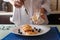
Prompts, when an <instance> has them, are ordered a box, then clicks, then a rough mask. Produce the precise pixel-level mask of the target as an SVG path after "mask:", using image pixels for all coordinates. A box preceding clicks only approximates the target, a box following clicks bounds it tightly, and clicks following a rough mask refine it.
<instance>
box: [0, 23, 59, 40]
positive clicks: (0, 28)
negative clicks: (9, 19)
mask: <svg viewBox="0 0 60 40" xmlns="http://www.w3.org/2000/svg"><path fill="white" fill-rule="evenodd" d="M45 26H48V27H50V26H52V27H58V29H59V30H60V25H45ZM3 27H5V28H3ZM14 27H15V25H12V24H0V40H1V39H2V38H4V37H5V36H7V35H8V34H9V33H10V32H11V31H10V29H11V28H14ZM7 28H9V29H8V30H7Z"/></svg>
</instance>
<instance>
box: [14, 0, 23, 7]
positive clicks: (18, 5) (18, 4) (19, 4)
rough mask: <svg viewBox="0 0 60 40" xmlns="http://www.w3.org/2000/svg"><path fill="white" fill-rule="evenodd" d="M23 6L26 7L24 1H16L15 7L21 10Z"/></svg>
mask: <svg viewBox="0 0 60 40" xmlns="http://www.w3.org/2000/svg"><path fill="white" fill-rule="evenodd" d="M22 5H24V0H19V1H14V6H15V7H16V8H20V7H22Z"/></svg>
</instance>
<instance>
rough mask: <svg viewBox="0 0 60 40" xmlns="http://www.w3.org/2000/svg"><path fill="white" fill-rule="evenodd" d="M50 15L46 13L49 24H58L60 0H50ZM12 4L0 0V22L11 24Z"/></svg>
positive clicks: (59, 22) (6, 0)
mask: <svg viewBox="0 0 60 40" xmlns="http://www.w3.org/2000/svg"><path fill="white" fill-rule="evenodd" d="M50 1H51V3H50V8H51V12H50V15H47V17H48V20H49V25H60V0H50ZM12 11H13V6H12V5H11V4H10V3H9V2H8V0H0V24H13V23H11V22H10V20H9V19H10V17H11V16H12V14H13V13H12Z"/></svg>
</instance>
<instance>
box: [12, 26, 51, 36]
mask: <svg viewBox="0 0 60 40" xmlns="http://www.w3.org/2000/svg"><path fill="white" fill-rule="evenodd" d="M20 26H22V25H20ZM31 26H43V25H31ZM15 28H18V27H15ZM48 28H49V30H48V31H46V32H45V33H43V34H38V35H36V34H35V35H22V34H17V33H15V32H13V31H12V30H11V32H12V33H14V34H17V35H20V36H39V35H44V34H46V33H48V32H49V31H50V29H51V28H50V27H48ZM12 29H13V30H14V28H12Z"/></svg>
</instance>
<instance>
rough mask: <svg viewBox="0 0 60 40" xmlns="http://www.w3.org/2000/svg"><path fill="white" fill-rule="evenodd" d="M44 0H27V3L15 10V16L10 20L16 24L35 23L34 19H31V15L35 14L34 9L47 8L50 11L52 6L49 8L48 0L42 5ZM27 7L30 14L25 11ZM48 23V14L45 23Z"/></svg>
mask: <svg viewBox="0 0 60 40" xmlns="http://www.w3.org/2000/svg"><path fill="white" fill-rule="evenodd" d="M42 1H43V0H26V1H25V5H24V6H22V7H21V8H15V7H14V10H13V17H12V18H10V21H11V22H13V23H15V25H16V26H19V25H22V24H26V23H29V24H33V23H32V21H31V20H30V17H32V15H33V10H34V8H39V7H42V8H45V9H46V10H47V12H50V8H49V2H50V1H47V0H46V3H44V4H43V5H41V2H42ZM25 8H26V9H27V11H28V14H29V15H27V13H26V11H25ZM46 22H47V23H48V19H47V15H46V21H45V22H44V23H43V24H47V23H46Z"/></svg>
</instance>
